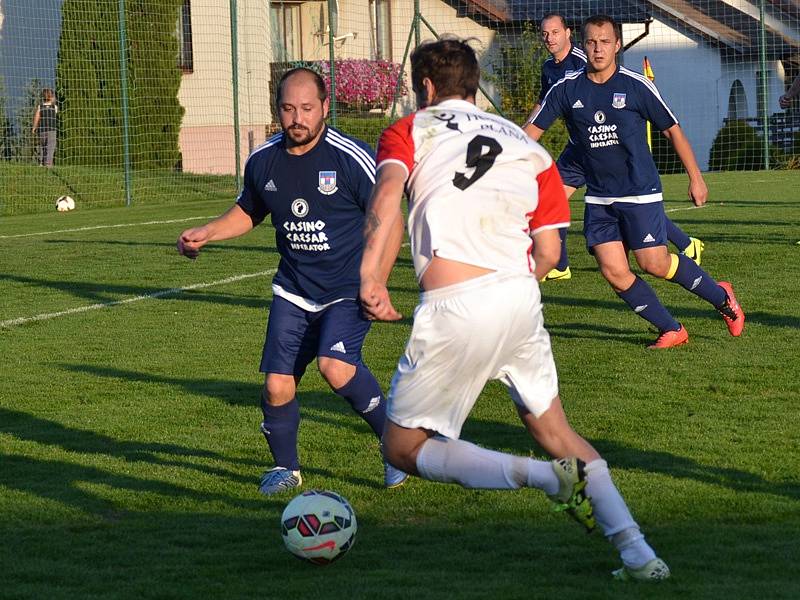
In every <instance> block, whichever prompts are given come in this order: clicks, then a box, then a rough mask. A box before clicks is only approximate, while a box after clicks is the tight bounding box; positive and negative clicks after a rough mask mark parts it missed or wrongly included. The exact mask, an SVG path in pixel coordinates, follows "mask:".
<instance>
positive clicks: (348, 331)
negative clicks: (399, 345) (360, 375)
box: [260, 296, 372, 377]
mask: <svg viewBox="0 0 800 600" xmlns="http://www.w3.org/2000/svg"><path fill="white" fill-rule="evenodd" d="M371 324H372V322H371V321H369V320H368V319H366V318H365V317H364V315H363V313H362V312H361V306H360V305H359V304H358V303H357V302H356V301H355V300H342V301H341V302H337V303H336V304H331V305H330V306H329V307H328V308H326V309H325V310H321V311H319V312H311V311H307V310H303V309H302V308H300V307H299V306H295V305H294V304H292V303H291V302H289V301H288V300H286V299H284V298H281V297H280V296H274V297H273V298H272V307H271V308H270V312H269V322H268V323H267V338H266V341H265V342H264V351H263V353H262V356H261V367H260V370H261V372H262V373H280V374H283V375H294V376H296V377H302V375H303V373H305V371H306V367H307V366H308V365H309V363H310V362H311V361H312V360H314V358H316V357H318V356H328V357H330V358H336V359H338V360H341V361H343V362H346V363H349V364H351V365H358V364H361V347H362V346H363V344H364V338H366V337H367V332H368V331H369V328H370V325H371Z"/></svg>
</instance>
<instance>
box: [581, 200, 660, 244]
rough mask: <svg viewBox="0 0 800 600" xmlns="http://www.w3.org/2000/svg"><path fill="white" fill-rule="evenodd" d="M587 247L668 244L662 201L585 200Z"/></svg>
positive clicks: (584, 222) (584, 217)
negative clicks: (618, 244) (587, 201)
mask: <svg viewBox="0 0 800 600" xmlns="http://www.w3.org/2000/svg"><path fill="white" fill-rule="evenodd" d="M583 233H584V235H585V236H586V247H587V248H589V251H590V252H591V250H592V247H594V246H597V245H598V244H604V243H606V242H622V243H623V244H625V246H626V247H627V248H629V249H631V250H641V249H642V248H653V247H655V246H666V245H667V216H666V214H664V205H663V204H662V203H661V202H648V203H647V204H635V203H633V202H614V204H586V205H585V207H584V210H583Z"/></svg>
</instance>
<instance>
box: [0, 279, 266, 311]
mask: <svg viewBox="0 0 800 600" xmlns="http://www.w3.org/2000/svg"><path fill="white" fill-rule="evenodd" d="M0 280H5V281H14V282H17V283H23V284H25V285H30V286H33V287H39V288H46V289H53V290H58V291H59V292H65V293H68V294H71V295H72V296H75V297H77V298H82V299H84V300H88V301H90V302H92V303H94V304H105V303H110V302H119V301H120V300H123V299H125V298H128V297H131V296H132V297H137V296H152V299H153V300H159V299H167V300H176V299H177V300H183V301H189V302H209V303H214V304H228V305H231V306H244V307H248V308H264V307H266V308H269V305H270V302H269V300H267V299H266V298H261V297H252V296H251V297H242V296H235V295H232V294H221V293H220V294H209V293H207V292H203V293H199V292H197V291H195V290H184V291H178V288H174V293H173V290H165V288H163V287H160V288H153V287H144V286H136V285H115V284H109V283H102V282H96V281H93V282H77V281H66V280H53V279H51V280H47V279H37V278H33V277H25V276H22V275H3V276H0ZM168 291H169V292H170V293H167V292H168ZM154 294H159V295H158V296H153V295H154Z"/></svg>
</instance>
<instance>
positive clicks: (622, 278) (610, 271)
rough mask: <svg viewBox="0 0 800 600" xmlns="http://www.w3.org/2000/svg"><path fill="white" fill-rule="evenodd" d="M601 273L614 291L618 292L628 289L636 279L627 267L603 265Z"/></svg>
mask: <svg viewBox="0 0 800 600" xmlns="http://www.w3.org/2000/svg"><path fill="white" fill-rule="evenodd" d="M600 273H602V275H603V277H604V278H605V280H606V281H607V282H608V283H610V284H611V286H612V287H613V288H614V289H618V290H626V289H628V288H629V287H630V286H631V285H632V283H633V280H634V279H635V276H634V274H633V273H632V272H631V270H630V268H629V267H628V266H627V265H624V266H619V265H603V266H601V267H600Z"/></svg>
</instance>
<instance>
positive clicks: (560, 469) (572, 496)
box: [548, 456, 597, 533]
mask: <svg viewBox="0 0 800 600" xmlns="http://www.w3.org/2000/svg"><path fill="white" fill-rule="evenodd" d="M551 464H552V465H553V471H555V474H556V477H558V482H559V488H558V493H557V494H556V495H554V496H548V498H550V500H552V501H553V502H554V503H555V507H554V508H553V510H554V511H555V512H562V511H563V512H566V513H567V514H568V515H569V516H570V517H572V518H573V519H575V520H576V521H577V522H578V523H580V524H581V525H583V526H584V527H585V528H586V532H587V533H591V532H592V531H594V528H595V527H597V521H595V518H594V510H593V509H592V504H591V498H589V496H587V495H586V492H585V488H586V472H585V471H584V470H583V468H584V467H585V466H586V465H585V464H584V462H583V461H582V460H581V459H579V458H575V457H572V456H571V457H568V458H559V459H556V460H554V461H553V462H552V463H551Z"/></svg>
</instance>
